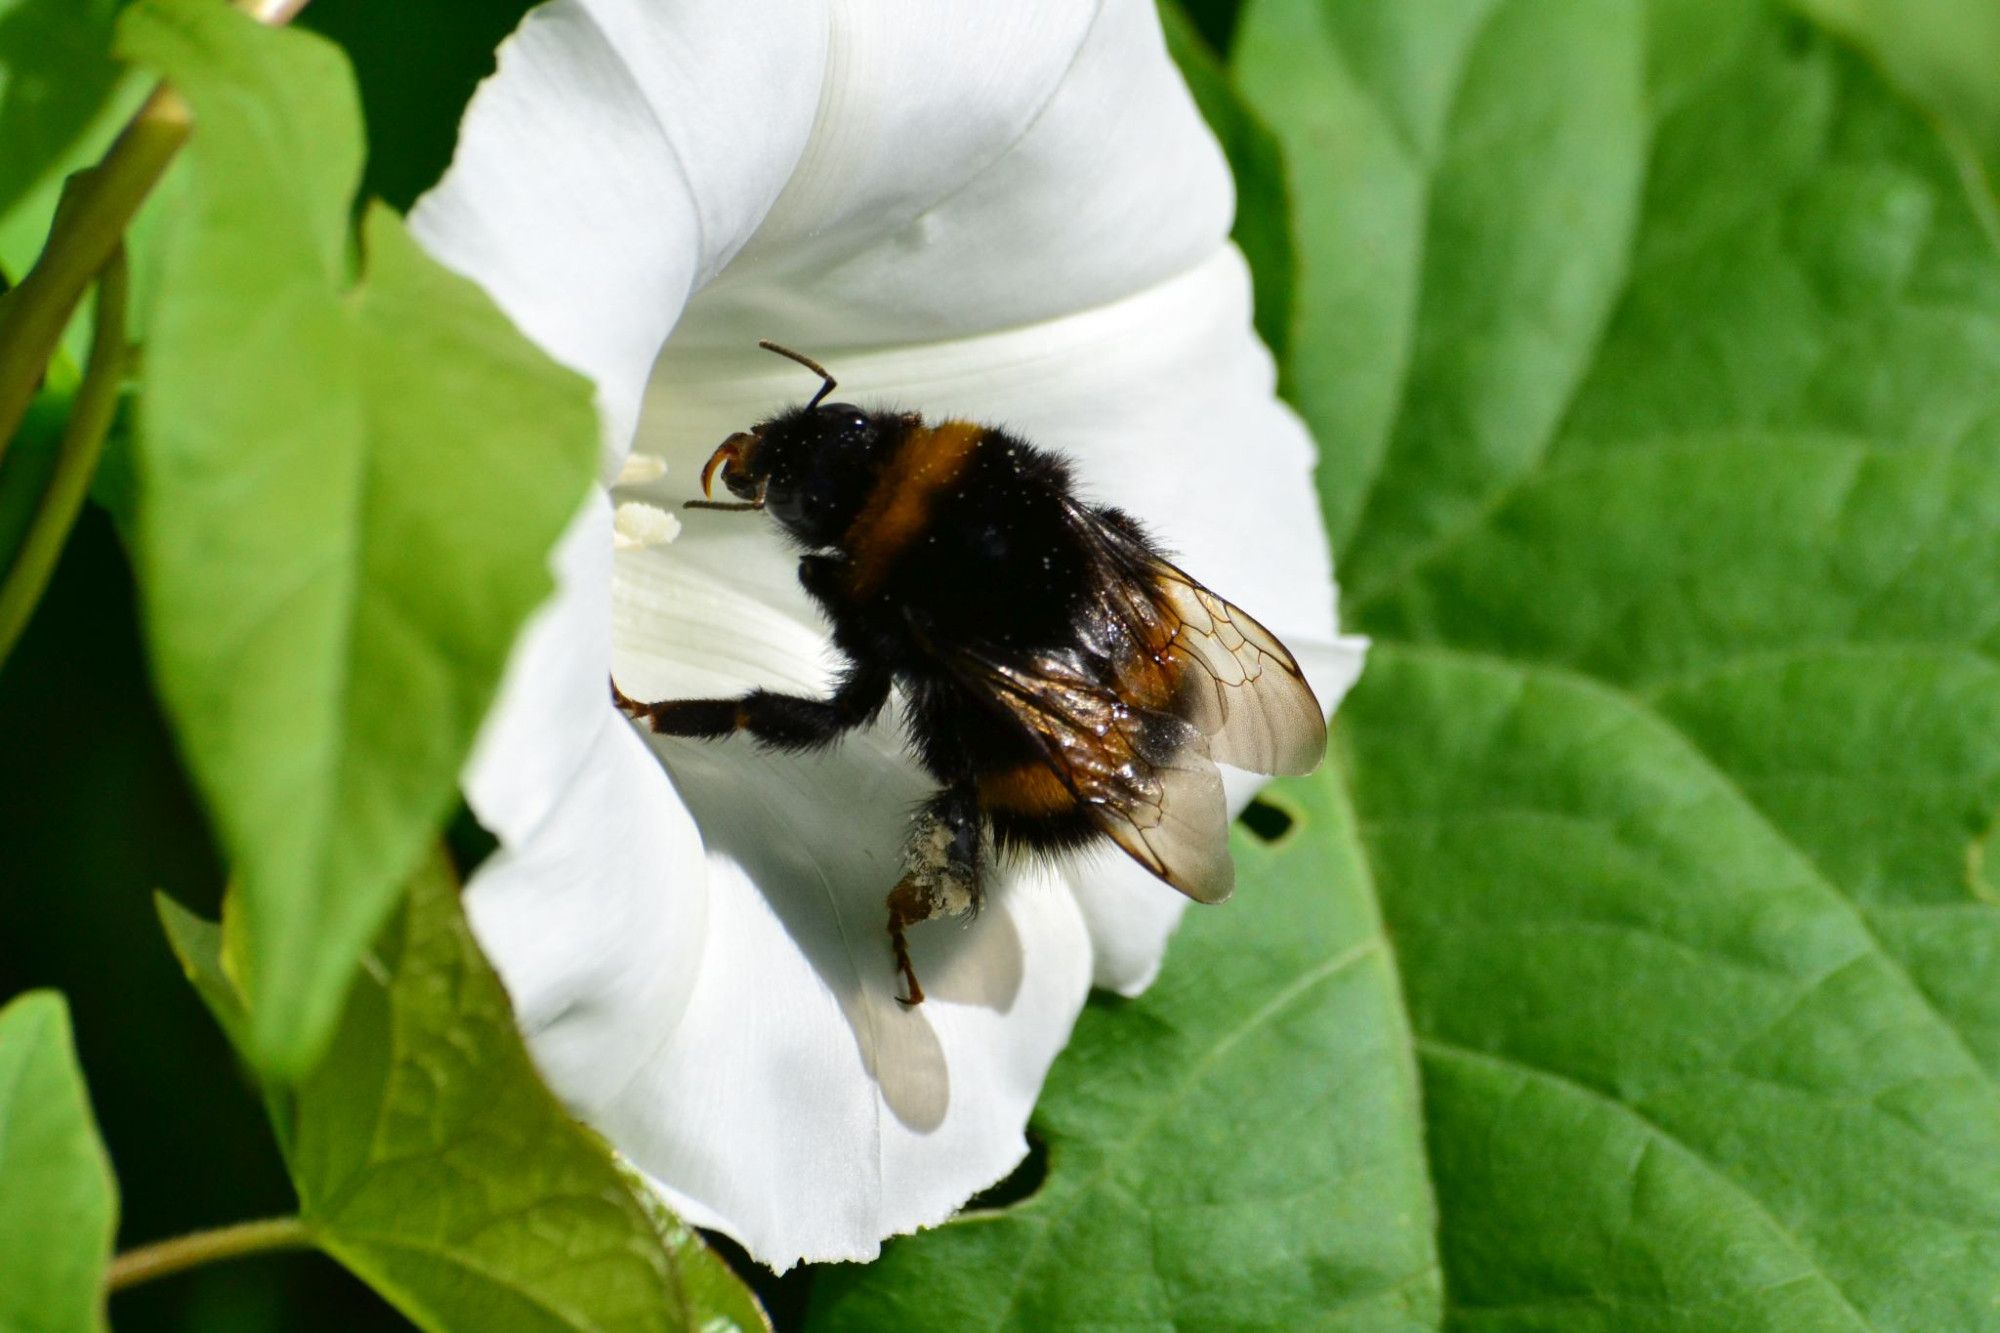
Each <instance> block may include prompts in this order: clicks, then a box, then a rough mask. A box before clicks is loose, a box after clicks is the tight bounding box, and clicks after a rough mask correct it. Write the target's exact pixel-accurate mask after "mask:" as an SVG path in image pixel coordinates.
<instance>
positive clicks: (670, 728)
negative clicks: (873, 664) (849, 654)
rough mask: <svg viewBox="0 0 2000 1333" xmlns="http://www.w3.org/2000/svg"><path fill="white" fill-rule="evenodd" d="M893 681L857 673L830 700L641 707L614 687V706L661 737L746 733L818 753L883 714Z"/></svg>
mask: <svg viewBox="0 0 2000 1333" xmlns="http://www.w3.org/2000/svg"><path fill="white" fill-rule="evenodd" d="M889 680H890V675H889V673H888V672H887V671H882V670H878V669H874V668H862V667H855V668H852V669H850V670H849V671H848V673H847V674H846V675H845V676H843V677H842V678H841V681H840V684H839V685H838V686H837V687H836V688H835V689H834V692H833V697H832V698H830V699H811V698H807V697H805V696H803V695H797V694H777V693H774V692H772V691H770V690H752V691H750V693H748V694H745V695H742V696H741V697H739V698H735V699H664V700H661V701H660V702H659V703H641V702H639V701H638V700H637V699H633V698H630V697H628V696H627V695H626V694H625V693H624V691H622V690H620V689H619V688H618V684H617V682H616V681H613V682H612V685H611V701H612V702H613V703H615V704H617V705H618V707H619V708H620V709H621V710H623V711H624V713H625V714H626V715H627V716H628V717H631V718H633V719H634V720H635V721H638V720H643V721H644V722H645V723H646V725H647V726H649V727H651V728H652V729H653V730H654V731H656V732H658V733H659V734H660V735H662V736H694V737H699V738H702V739H707V740H713V739H715V738H717V737H722V736H731V735H734V734H735V733H737V732H739V731H747V732H749V733H750V734H751V735H752V736H754V737H756V738H757V739H758V740H759V741H761V742H763V743H764V744H765V745H769V746H772V747H773V748H775V749H780V750H814V749H818V748H819V747H820V746H822V745H827V744H830V743H832V742H833V741H835V740H837V739H839V737H840V735H841V733H842V732H845V731H851V730H853V729H854V728H855V727H858V726H861V725H863V724H865V723H866V722H868V721H869V719H871V718H873V717H874V716H875V715H876V714H877V713H879V712H881V711H882V705H883V704H885V703H887V702H888V699H889Z"/></svg>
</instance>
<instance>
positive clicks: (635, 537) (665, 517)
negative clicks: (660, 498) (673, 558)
mask: <svg viewBox="0 0 2000 1333" xmlns="http://www.w3.org/2000/svg"><path fill="white" fill-rule="evenodd" d="M680 535H681V521H680V520H679V519H678V518H676V517H674V516H673V515H672V514H669V513H668V512H667V511H666V510H664V509H662V508H660V507H659V506H658V505H649V504H645V503H643V502H642V501H639V500H627V501H626V502H625V503H624V504H621V505H619V506H618V508H617V509H616V510H615V511H613V513H612V515H611V545H612V546H613V547H615V548H616V549H618V550H620V551H636V550H638V549H640V548H641V547H645V546H660V545H662V544H664V543H666V542H670V541H672V540H673V539H674V538H676V537H678V536H680Z"/></svg>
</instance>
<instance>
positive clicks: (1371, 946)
mask: <svg viewBox="0 0 2000 1333" xmlns="http://www.w3.org/2000/svg"><path fill="white" fill-rule="evenodd" d="M1386 944H1387V941H1386V940H1385V938H1384V936H1383V933H1382V929H1381V925H1380V923H1379V921H1378V922H1377V924H1376V928H1375V930H1374V931H1373V932H1372V933H1371V934H1370V935H1369V936H1368V938H1366V939H1364V940H1361V941H1359V942H1357V943H1355V944H1353V945H1350V946H1349V947H1348V948H1346V949H1344V950H1342V951H1341V952H1340V953H1338V954H1335V955H1333V956H1332V957H1330V958H1327V959H1324V960H1322V961H1321V962H1319V963H1317V964H1315V965H1314V966H1312V967H1310V968H1308V969H1306V970H1305V971H1304V972H1302V973H1300V974H1299V975H1298V976H1296V977H1294V978H1293V979H1292V980H1291V981H1289V982H1287V983H1286V984H1285V985H1284V986H1282V987H1280V988H1279V989H1278V990H1277V991H1275V992H1274V993H1273V994H1272V995H1271V997H1270V998H1269V999H1267V1000H1266V1001H1265V1002H1264V1003H1263V1004H1262V1005H1260V1006H1258V1008H1257V1009H1256V1010H1255V1011H1253V1012H1252V1013H1251V1014H1250V1015H1248V1016H1247V1017H1246V1018H1245V1019H1244V1020H1243V1021H1242V1022H1241V1023H1238V1024H1237V1025H1236V1026H1235V1027H1233V1028H1231V1029H1230V1030H1229V1031H1228V1032H1226V1033H1224V1034H1223V1035H1222V1036H1221V1037H1220V1038H1218V1039H1217V1040H1216V1041H1215V1042H1214V1043H1213V1044H1212V1045H1211V1046H1209V1048H1208V1049H1207V1050H1205V1051H1204V1052H1203V1053H1202V1055H1201V1058H1200V1059H1198V1060H1196V1061H1194V1062H1192V1063H1191V1064H1188V1065H1187V1066H1185V1068H1184V1070H1183V1072H1182V1075H1181V1077H1180V1078H1179V1079H1178V1080H1177V1081H1176V1082H1175V1084H1174V1086H1173V1088H1172V1089H1171V1091H1169V1092H1168V1093H1167V1095H1166V1096H1164V1097H1162V1098H1160V1099H1159V1100H1158V1101H1157V1102H1155V1103H1154V1105H1153V1106H1152V1108H1151V1109H1150V1110H1149V1111H1148V1112H1147V1114H1146V1115H1145V1116H1144V1118H1142V1119H1141V1120H1139V1121H1138V1122H1137V1123H1136V1124H1135V1125H1134V1126H1133V1128H1132V1132H1131V1133H1130V1134H1128V1135H1127V1136H1126V1137H1125V1138H1124V1139H1123V1140H1121V1141H1119V1142H1118V1143H1116V1144H1113V1145H1110V1146H1108V1147H1106V1148H1105V1149H1104V1150H1103V1151H1102V1152H1101V1153H1100V1154H1099V1156H1098V1160H1097V1163H1096V1165H1095V1168H1094V1169H1093V1170H1092V1171H1091V1173H1090V1175H1089V1176H1088V1177H1087V1178H1086V1179H1084V1180H1082V1181H1080V1182H1078V1183H1077V1184H1076V1185H1075V1186H1074V1187H1073V1189H1072V1190H1071V1191H1070V1192H1069V1193H1068V1195H1067V1196H1066V1197H1065V1198H1064V1199H1063V1200H1062V1202H1061V1204H1060V1205H1059V1206H1056V1207H1055V1208H1054V1209H1053V1210H1052V1211H1047V1212H1045V1211H1043V1209H1042V1208H1038V1207H1037V1206H1036V1201H1035V1200H1030V1201H1029V1202H1028V1203H1026V1204H1024V1205H1022V1206H1021V1207H1019V1208H1016V1209H1013V1210H1011V1211H1009V1212H1002V1213H996V1214H994V1215H993V1216H994V1217H995V1218H996V1220H997V1219H1010V1220H1013V1221H1017V1222H1020V1223H1023V1224H1025V1225H1028V1226H1031V1227H1033V1228H1034V1238H1033V1240H1031V1241H1030V1242H1029V1245H1028V1252H1027V1253H1026V1254H1025V1255H1023V1256H1022V1258H1021V1262H1020V1265H1019V1266H1018V1267H1017V1268H1016V1269H1015V1270H1014V1280H1013V1282H1012V1284H1011V1285H1010V1286H1009V1287H1008V1291H1007V1299H1006V1302H1005V1303H1004V1304H1003V1305H1001V1306H1000V1308H999V1309H997V1310H996V1311H995V1312H994V1316H993V1322H992V1324H991V1325H990V1327H991V1328H994V1329H1000V1328H1005V1327H1006V1326H1007V1324H1008V1321H1009V1320H1011V1319H1012V1318H1013V1316H1014V1313H1015V1310H1016V1309H1017V1308H1018V1306H1019V1305H1020V1300H1021V1294H1022V1292H1023V1291H1024V1290H1025V1288H1026V1287H1027V1285H1028V1279H1029V1277H1030V1276H1031V1275H1032V1274H1033V1273H1034V1271H1035V1269H1036V1266H1037V1264H1038V1263H1040V1261H1041V1259H1042V1256H1043V1252H1044V1251H1045V1250H1046V1249H1047V1247H1048V1245H1049V1243H1050V1241H1051V1239H1052V1238H1053V1237H1054V1235H1055V1234H1056V1232H1057V1231H1059V1230H1060V1229H1061V1227H1062V1225H1063V1223H1064V1222H1065V1221H1067V1220H1068V1219H1069V1218H1070V1216H1071V1215H1072V1214H1074V1213H1075V1212H1076V1211H1077V1209H1078V1208H1080V1207H1082V1206H1083V1204H1084V1203H1085V1202H1086V1201H1087V1200H1089V1199H1090V1198H1091V1197H1092V1196H1093V1195H1095V1194H1096V1193H1097V1191H1098V1190H1099V1189H1100V1188H1101V1187H1102V1186H1103V1184H1104V1182H1105V1181H1106V1180H1107V1179H1108V1178H1109V1177H1110V1175H1111V1174H1112V1172H1113V1170H1114V1169H1115V1168H1116V1167H1117V1166H1118V1164H1119V1163H1120V1162H1122V1161H1124V1160H1125V1159H1126V1158H1127V1156H1128V1155H1129V1154H1130V1153H1131V1152H1133V1151H1134V1150H1135V1149H1136V1148H1137V1147H1138V1146H1139V1145H1140V1144H1142V1143H1143V1142H1145V1141H1146V1139H1148V1138H1149V1137H1150V1136H1151V1134H1152V1132H1153V1130H1154V1129H1155V1128H1156V1127H1157V1126H1158V1125H1159V1124H1160V1122H1161V1121H1162V1120H1164V1119H1165V1118H1166V1117H1167V1116H1168V1115H1169V1114H1170V1113H1171V1112H1172V1111H1174V1110H1175V1109H1176V1108H1178V1107H1179V1106H1180V1104H1181V1103H1182V1102H1183V1101H1185V1100H1186V1099H1187V1097H1188V1096H1189V1095H1190V1094H1192V1092H1193V1091H1194V1089H1195V1088H1196V1087H1198V1086H1199V1085H1200V1084H1201V1083H1202V1081H1203V1080H1204V1079H1205V1078H1206V1077H1207V1076H1208V1074H1209V1071H1210V1070H1211V1069H1213V1068H1214V1066H1215V1065H1216V1064H1217V1063H1218V1062H1220V1061H1221V1060H1222V1059H1223V1058H1224V1057H1225V1056H1227V1055H1228V1054H1229V1052H1230V1051H1232V1050H1234V1049H1235V1048H1236V1047H1237V1046H1238V1045H1239V1044H1240V1043H1241V1042H1243V1041H1244V1040H1246V1039H1247V1038H1248V1037H1249V1036H1250V1035H1251V1034H1252V1033H1254V1032H1256V1031H1257V1030H1258V1029H1259V1028H1262V1027H1264V1026H1265V1025H1267V1024H1269V1023H1271V1022H1272V1021H1273V1020H1275V1019H1276V1018H1278V1017H1279V1015H1281V1014H1283V1013H1284V1012H1285V1010H1287V1009H1288V1008H1290V1007H1291V1006H1293V1005H1294V1004H1297V1003H1298V1002H1299V1001H1300V1000H1302V999H1304V998H1305V997H1306V996H1307V995H1308V994H1310V993H1311V992H1312V990H1313V989H1314V988H1315V987H1317V986H1319V985H1322V984H1324V983H1326V982H1328V981H1331V980H1333V979H1334V978H1335V977H1337V976H1339V975H1340V974H1341V973H1342V972H1344V971H1346V970H1347V969H1348V968H1349V967H1352V966H1354V965H1355V964H1357V963H1359V962H1361V961H1362V960H1363V959H1365V958H1366V957H1367V956H1368V955H1369V954H1371V953H1378V952H1386Z"/></svg>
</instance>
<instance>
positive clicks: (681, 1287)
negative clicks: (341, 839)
mask: <svg viewBox="0 0 2000 1333" xmlns="http://www.w3.org/2000/svg"><path fill="white" fill-rule="evenodd" d="M159 907H160V913H161V918H162V920H163V922H165V924H166V926H167V933H168V937H169V939H170V940H171V941H172V943H173V946H174V951H175V953H176V954H178V955H179V956H180V959H181V963H182V966H183V967H184V968H186V969H187V971H188V974H189V976H190V977H191V978H192V979H193V980H194V983H195V986H196V989H197V990H198V991H199V992H200V993H201V995H202V997H203V999H204V1000H206V1001H207V1002H208V1003H209V1005H210V1007H211V1008H212V1009H214V1010H215V1011H216V1012H217V1014H218V1016H219V1017H221V1018H222V1019H223V1023H224V1027H225V1029H230V1030H235V1028H236V1024H235V1023H234V1022H233V1020H232V1015H236V1014H239V1013H240V1008H239V1002H238V1001H237V999H236V996H235V989H234V984H233V983H232V982H231V980H230V978H229V975H228V968H227V964H226V963H225V961H224V959H225V952H226V951H225V948H224V943H223V933H224V932H223V931H222V930H221V929H220V928H218V927H216V926H215V925H213V924H211V923H209V922H206V921H203V920H201V919H200V918H198V917H195V916H193V915H191V914H190V913H188V912H186V911H185V910H183V909H182V908H180V907H178V906H176V905H174V904H173V903H171V902H169V901H167V900H165V899H162V900H160V903H159ZM267 1105H268V1107H269V1108H270V1111H271V1115H272V1119H273V1122H274V1128H275V1129H276V1131H277V1134H278V1140H279V1143H280V1145H281V1146H282V1147H283V1149H284V1152H285V1156H286V1160H287V1164H288V1165H289V1167H290V1169H291V1173H292V1179H293V1182H294V1183H295V1184H296V1186H297V1187H298V1191H299V1199H300V1204H301V1208H300V1212H301V1216H302V1217H303V1218H304V1219H305V1221H306V1224H307V1226H308V1228H309V1229H310V1230H311V1232H312V1234H313V1237H314V1240H315V1242H316V1243H317V1244H318V1245H319V1246H320V1247H321V1248H322V1249H324V1250H325V1251H326V1252H327V1253H329V1254H331V1255H333V1256H334V1257H335V1258H337V1259H339V1260H340V1261H341V1262H342V1263H343V1264H345V1265H346V1266H347V1267H349V1268H350V1269H352V1270H353V1271H354V1272H355V1273H356V1274H358V1275H359V1276H360V1277H361V1278H362V1279H363V1280H365V1281H366V1282H367V1283H368V1284H369V1285H370V1286H372V1287H374V1288H375V1289H376V1290H377V1291H378V1292H380V1293H381V1294H382V1295H383V1296H385V1297H386V1298H387V1299H389V1300H390V1301H391V1302H393V1303H394V1304H395V1305H396V1306H397V1308H399V1309H400V1310H402V1311H403V1312H404V1313H405V1314H406V1315H408V1316H409V1317H410V1318H411V1319H413V1320H415V1321H416V1322H417V1323H418V1324H420V1325H422V1326H423V1327H425V1328H432V1329H441V1330H457V1329H487V1328H491V1329H508V1330H515V1329H521V1330H536V1329H547V1330H584V1329H590V1330H597V1329H641V1330H662V1331H664V1330H681V1329H687V1330H703V1331H704V1333H709V1331H711V1330H726V1329H744V1330H758V1329H764V1328H766V1327H767V1325H766V1324H765V1321H764V1317H763V1314H762V1312H761V1311H760V1310H759V1309H758V1308H757V1304H756V1301H755V1300H754V1298H752V1297H751V1295H750V1294H749V1292H748V1291H747V1290H745V1288H744V1287H743V1285H742V1284H741V1283H740V1282H739V1281H737V1279H736V1278H735V1276H734V1275H733V1274H732V1273H731V1272H730V1271H729V1269H728V1267H727V1266H726V1265H724V1264H723V1262H722V1261H721V1260H720V1259H719V1258H718V1257H717V1256H716V1255H715V1254H714V1253H713V1252H712V1251H711V1250H709V1248H708V1247H707V1245H706V1244H705V1243H703V1241H702V1239H701V1237H700V1236H699V1235H698V1234H696V1233H695V1232H694V1231H693V1230H692V1229H691V1228H689V1227H688V1226H686V1225H685V1224H684V1223H682V1222H680V1221H679V1220H678V1219H677V1218H675V1217H674V1216H673V1215H672V1214H671V1213H669V1212H668V1211H667V1210H666V1208H665V1207H664V1205H662V1204H661V1203H660V1202H659V1201H658V1200H657V1199H655V1198H654V1197H652V1195H651V1194H650V1192H649V1191H647V1190H646V1189H645V1188H644V1186H643V1184H642V1183H640V1182H639V1181H637V1180H636V1179H635V1178H632V1177H630V1176H628V1175H627V1174H626V1170H625V1168H624V1167H622V1166H621V1165H620V1164H618V1163H616V1162H615V1161H614V1159H613V1157H612V1155H611V1153H610V1150H609V1149H608V1148H607V1147H606V1146H605V1145H604V1143H603V1141H602V1140H600V1139H598V1138H597V1137H596V1136H595V1135H593V1134H592V1133H591V1132H590V1131H589V1130H587V1129H585V1128H583V1127H582V1126H581V1125H579V1124H577V1123H576V1122H575V1121H574V1120H572V1119H571V1118H570V1117H569V1115H568V1114H567V1113H566V1112H565V1111H564V1110H563V1109H562V1107H561V1106H560V1105H558V1104H557V1102H556V1100H555V1098H554V1096H553V1095H551V1094H550V1092H549V1091H548V1089H547V1088H546V1087H545V1086H544V1085H543V1083H542V1081H541V1079H540V1078H539V1077H538V1076H537V1075H536V1073H535V1071H534V1067H533V1065H532V1064H530V1062H529V1059H528V1054H527V1050H526V1048H525V1047H524V1046H523V1045H522V1042H521V1038H520V1035H519V1033H518V1032H517V1030H516V1028H515V1024H514V1013H513V1009H512V1007H511V1006H510V1005H509V1004H508V1002H507V996H506V993H505V992H504V991H503V990H502V989H501V987H500V982H499V979H498V978H497V977H495V976H494V975H493V971H492V969H491V968H490V967H488V966H487V964H486V961H485V959H484V958H483V957H482V956H481V955H480V952H479V949H478V946H477V944H476V943H475V942H474V941H473V938H472V934H471V932H470V930H469V929H468V928H467V927H466V924H465V918H464V916H463V915H462V914H461V912H460V910H459V905H458V891H457V885H456V883H455V882H454V880H453V878H452V875H451V873H450V870H449V868H448V867H447V866H445V865H444V863H443V862H442V860H439V859H432V860H431V861H429V862H427V863H426V864H425V866H424V867H423V868H422V869H421V870H420V871H419V873H418V875H417V877H416V880H415V881H414V883H413V884H412V886H411V889H410V893H409V895H408V898H407V900H406V902H405V905H404V908H403V910H402V911H401V912H399V913H398V914H397V915H396V917H395V918H394V919H393V920H392V921H391V922H390V924H389V926H388V927H387V928H386V929H385V931H384V932H383V934H382V936H381V938H380V940H379V941H378V943H377V945H376V948H375V949H374V950H373V951H372V952H371V953H370V955H369V957H368V959H367V962H366V965H365V968H364V971H363V974H362V977H361V979H360V980H359V982H358V983H357V984H356V985H355V987H354V988H353V990H352V992H351V993H350V994H349V996H348V998H347V1004H346V1008H345V1009H344V1011H343V1013H342V1015H341V1019H340V1026H339V1029H338V1031H337V1032H336V1034H335V1036H334V1040H333V1044H332V1046H331V1047H330V1048H329V1050H328V1052H327V1055H326V1058H325V1060H324V1061H323V1062H322V1063H321V1064H320V1065H319V1067H318V1068H316V1069H315V1070H314V1071H313V1072H312V1074H311V1075H309V1076H308V1077H307V1078H306V1079H305V1080H303V1081H302V1082H299V1083H297V1084H294V1085H290V1086H278V1085H273V1086H272V1087H271V1088H270V1090H269V1093H268V1095H267Z"/></svg>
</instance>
